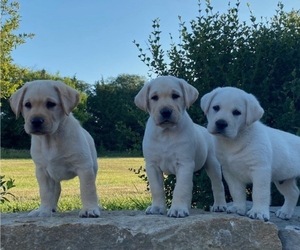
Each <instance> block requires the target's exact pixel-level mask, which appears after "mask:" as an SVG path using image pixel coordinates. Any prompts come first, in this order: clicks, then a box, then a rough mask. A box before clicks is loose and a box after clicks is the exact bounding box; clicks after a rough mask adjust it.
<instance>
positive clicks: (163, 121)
mask: <svg viewBox="0 0 300 250" xmlns="http://www.w3.org/2000/svg"><path fill="white" fill-rule="evenodd" d="M159 113H160V118H159V124H158V125H160V126H164V127H166V126H174V125H175V121H174V119H173V115H172V114H173V110H172V109H170V108H162V109H161V110H160V112H159Z"/></svg>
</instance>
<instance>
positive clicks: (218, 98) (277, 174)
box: [201, 87, 300, 220]
mask: <svg viewBox="0 0 300 250" xmlns="http://www.w3.org/2000/svg"><path fill="white" fill-rule="evenodd" d="M201 108H202V110H203V111H204V113H205V114H206V116H207V119H208V126H207V128H208V131H209V132H210V133H212V134H214V135H215V139H216V148H217V157H218V159H219V161H220V162H221V165H222V168H223V174H224V178H225V180H226V182H227V183H228V186H229V190H230V193H231V196H232V198H233V205H232V206H231V207H229V208H228V209H227V211H228V212H236V213H238V214H241V215H244V214H245V213H246V194H245V185H246V184H248V183H253V192H252V198H253V207H252V209H251V210H250V211H248V212H247V214H248V216H249V217H250V218H254V219H260V220H269V218H270V215H269V204H270V184H271V181H273V182H274V183H275V185H276V187H277V188H278V190H279V191H280V192H281V193H282V194H283V195H284V199H285V202H284V204H283V206H282V207H281V209H279V210H278V211H277V212H276V215H277V216H278V217H279V218H282V219H289V218H291V216H292V215H293V212H294V209H295V206H296V203H297V201H298V197H299V190H298V188H297V183H296V178H297V177H299V176H300V138H299V137H298V136H296V135H293V134H290V133H286V132H284V131H280V130H277V129H273V128H270V127H267V126H265V125H263V124H262V123H261V122H259V119H260V118H261V117H262V115H263V113H264V111H263V109H262V107H261V106H260V104H259V102H258V101H257V100H256V98H255V97H254V96H253V95H251V94H248V93H246V92H244V91H243V90H240V89H237V88H233V87H225V88H217V89H215V90H213V91H212V92H210V93H208V94H206V95H204V96H203V97H202V99H201Z"/></svg>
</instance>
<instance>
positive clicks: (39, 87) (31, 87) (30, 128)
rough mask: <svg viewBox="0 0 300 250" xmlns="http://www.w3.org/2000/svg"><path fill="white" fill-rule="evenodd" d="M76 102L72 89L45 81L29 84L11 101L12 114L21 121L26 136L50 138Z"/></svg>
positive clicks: (77, 95)
mask: <svg viewBox="0 0 300 250" xmlns="http://www.w3.org/2000/svg"><path fill="white" fill-rule="evenodd" d="M78 102H79V93H78V92H77V91H76V90H75V89H72V88H70V87H68V86H67V85H65V84H64V83H62V82H57V81H47V80H43V81H40V80H39V81H33V82H28V83H26V84H25V85H24V86H23V87H22V88H20V89H19V90H18V91H17V92H15V93H14V94H13V95H12V96H11V98H10V105H11V108H12V110H13V112H14V113H15V114H16V116H17V117H18V116H19V114H20V113H22V115H23V117H24V120H25V125H24V128H25V131H26V133H28V134H34V135H44V134H53V133H54V132H55V131H57V129H58V127H59V124H60V122H61V121H62V120H63V119H64V117H65V116H66V115H69V113H70V112H71V111H72V109H73V108H74V107H75V106H76V105H77V104H78Z"/></svg>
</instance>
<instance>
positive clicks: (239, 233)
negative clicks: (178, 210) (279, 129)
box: [1, 209, 296, 250]
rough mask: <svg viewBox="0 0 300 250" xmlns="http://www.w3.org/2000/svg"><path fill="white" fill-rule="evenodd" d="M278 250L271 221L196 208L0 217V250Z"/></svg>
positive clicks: (8, 215) (3, 215)
mask: <svg viewBox="0 0 300 250" xmlns="http://www.w3.org/2000/svg"><path fill="white" fill-rule="evenodd" d="M284 230H286V229H284ZM284 237H285V236H284V235H283V238H284ZM293 244H294V243H293ZM282 248H283V246H282V244H281V240H280V238H279V236H278V227H277V226H276V225H275V224H274V223H272V222H262V221H258V220H251V219H249V218H247V217H241V216H238V215H230V214H226V213H208V212H203V211H202V210H198V209H195V210H192V211H191V215H190V216H189V217H186V218H178V219H177V218H168V217H166V216H161V215H145V214H144V212H142V211H102V214H101V217H100V218H93V219H92V218H90V219H83V218H78V211H73V212H67V213H57V214H55V215H54V216H53V217H51V218H29V217H26V214H23V213H20V214H2V218H1V250H10V249H14V250H16V249H22V250H27V249H30V250H32V249H39V250H43V249H47V250H51V249H64V250H65V249H70V250H71V249H72V250H73V249H86V250H93V249H126V250H127V249H185V250H187V249H230V250H232V249H243V250H246V249H264V250H267V249H272V250H276V249H282ZM286 249H287V248H286ZM295 249H296V248H295Z"/></svg>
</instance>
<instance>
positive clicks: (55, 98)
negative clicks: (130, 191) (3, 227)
mask: <svg viewBox="0 0 300 250" xmlns="http://www.w3.org/2000/svg"><path fill="white" fill-rule="evenodd" d="M78 102H79V93H78V92H77V91H76V90H75V89H72V88H70V87H69V86H67V85H65V84H64V83H62V82H57V81H46V80H43V81H33V82H28V83H26V84H25V85H24V86H23V87H22V88H20V89H19V90H18V91H17V92H16V93H14V94H13V95H12V96H11V98H10V104H11V108H12V110H13V111H14V113H15V114H16V116H17V117H18V116H19V114H20V113H22V115H23V117H24V119H25V131H26V132H27V133H28V134H30V135H31V150H30V151H31V156H32V159H33V161H34V163H35V166H36V177H37V180H38V184H39V188H40V197H41V205H40V207H39V208H38V209H37V210H33V211H32V212H30V214H29V216H51V214H52V212H53V211H56V208H57V202H58V199H59V196H60V192H61V185H60V181H62V180H68V179H71V178H74V177H75V176H79V180H80V192H81V200H82V203H83V208H82V210H81V211H80V214H79V215H80V217H99V215H100V208H99V206H98V197H97V193H96V185H95V181H96V175H97V170H98V164H97V153H96V150H95V145H94V141H93V139H92V137H91V136H90V134H89V133H88V132H87V131H86V130H84V129H83V128H82V127H81V126H80V124H79V122H78V121H77V120H76V119H75V118H74V117H73V115H72V114H71V113H70V112H71V111H72V110H73V108H74V107H75V106H76V105H77V104H78Z"/></svg>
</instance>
